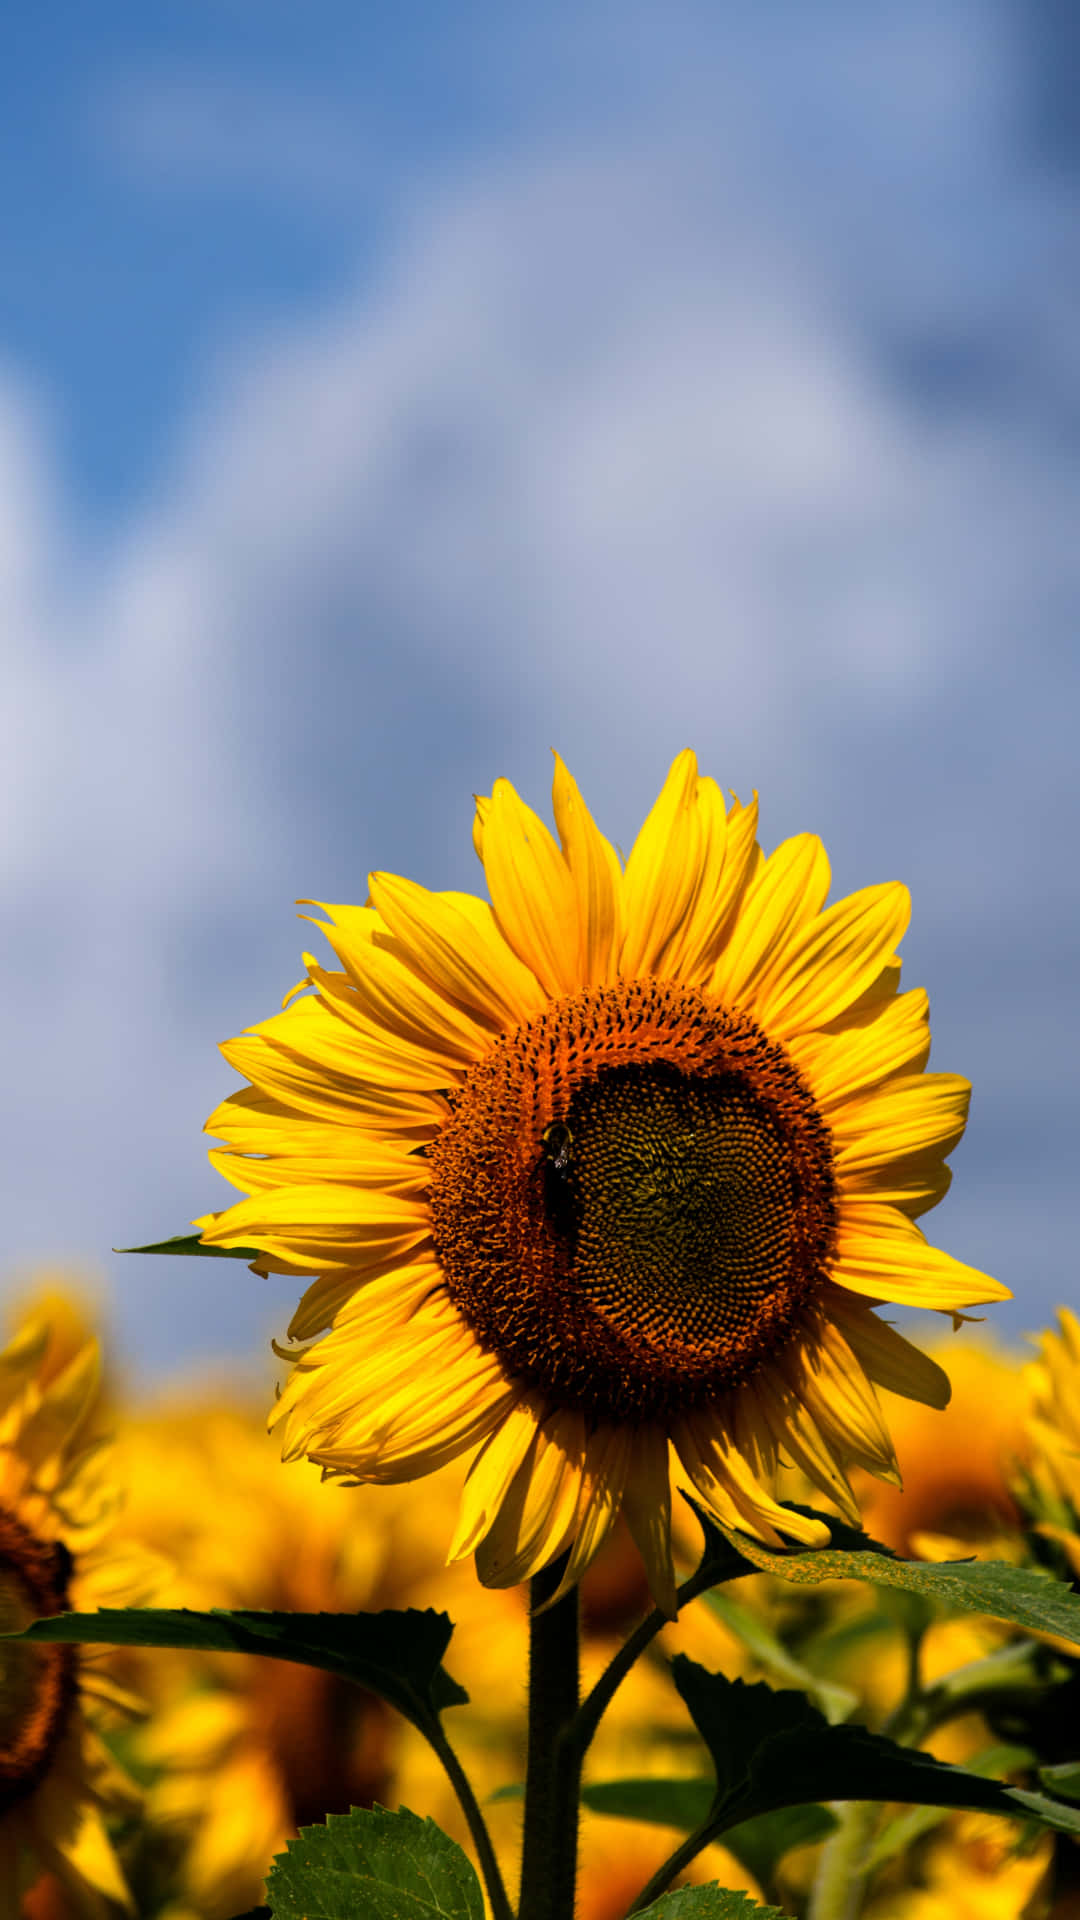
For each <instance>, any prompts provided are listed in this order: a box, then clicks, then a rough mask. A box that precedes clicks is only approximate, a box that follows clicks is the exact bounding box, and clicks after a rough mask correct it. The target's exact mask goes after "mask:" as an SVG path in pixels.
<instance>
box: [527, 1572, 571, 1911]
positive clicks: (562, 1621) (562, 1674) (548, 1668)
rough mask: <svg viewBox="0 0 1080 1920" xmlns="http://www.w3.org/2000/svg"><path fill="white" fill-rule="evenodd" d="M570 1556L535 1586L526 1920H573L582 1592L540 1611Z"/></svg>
mask: <svg viewBox="0 0 1080 1920" xmlns="http://www.w3.org/2000/svg"><path fill="white" fill-rule="evenodd" d="M565 1566H566V1556H565V1555H563V1556H562V1557H561V1558H560V1559H559V1560H557V1561H556V1562H555V1564H554V1566H552V1567H545V1568H544V1570H543V1572H542V1573H538V1574H535V1575H534V1577H533V1579H532V1581H531V1583H530V1600H531V1605H532V1612H531V1615H530V1619H529V1748H528V1759H527V1762H526V1768H525V1836H524V1845H523V1848H522V1856H521V1904H520V1907H519V1916H520V1920H573V1914H574V1892H575V1887H576V1883H577V1836H578V1785H579V1781H580V1777H581V1761H580V1756H579V1754H578V1751H577V1748H576V1745H575V1743H574V1741H573V1738H572V1727H573V1722H574V1716H575V1714H576V1712H577V1706H578V1589H577V1588H576V1587H574V1588H573V1589H572V1590H571V1592H570V1593H568V1594H565V1595H564V1597H563V1598H562V1599H561V1600H559V1601H558V1602H557V1603H556V1605H555V1606H553V1607H548V1608H547V1610H546V1611H545V1612H541V1611H540V1609H541V1608H542V1607H543V1606H544V1603H545V1602H546V1601H548V1600H550V1598H551V1596H552V1594H553V1593H555V1592H556V1591H557V1589H558V1585H559V1582H560V1580H561V1579H562V1575H563V1571H564V1569H565Z"/></svg>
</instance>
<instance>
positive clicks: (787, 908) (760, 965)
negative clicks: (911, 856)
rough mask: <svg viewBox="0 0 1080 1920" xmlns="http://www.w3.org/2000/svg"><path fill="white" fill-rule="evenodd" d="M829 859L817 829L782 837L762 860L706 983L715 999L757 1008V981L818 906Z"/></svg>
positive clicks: (781, 956) (768, 971)
mask: <svg viewBox="0 0 1080 1920" xmlns="http://www.w3.org/2000/svg"><path fill="white" fill-rule="evenodd" d="M829 877H830V876H829V860H828V855H827V854H826V852H825V849H824V847H823V846H822V844H821V841H820V840H819V839H818V837H817V835H816V834H813V833H800V834H796V835H795V837H794V839H791V840H785V841H784V842H783V843H782V844H781V845H780V846H779V847H777V849H776V852H775V853H773V854H770V856H769V858H768V859H767V860H766V861H764V862H763V864H762V866H761V868H760V870H759V871H758V873H757V875H756V877H755V879H754V880H753V881H752V882H751V884H750V885H749V887H748V888H747V890H746V894H745V897H744V899H743V901H742V904H741V906H740V908H739V913H738V916H737V918H736V920H735V923H734V925H733V926H732V928H731V930H730V933H729V936H728V940H727V944H726V946H725V947H724V950H723V952H722V953H721V955H720V957H719V959H718V961H717V963H716V968H715V971H714V973H713V976H712V980H711V982H710V992H711V993H712V994H713V995H715V997H716V998H717V999H718V1000H722V1001H724V1002H726V1003H729V1004H731V1005H734V1006H747V1007H748V1008H750V1010H751V1011H753V1010H754V1007H755V1004H756V1002H755V995H756V991H757V987H758V985H759V983H760V982H761V981H762V980H764V979H765V978H766V977H767V976H768V975H769V974H771V973H772V972H773V971H774V969H775V968H776V967H777V966H778V965H779V963H780V962H781V961H782V960H783V959H784V957H785V955H786V953H787V952H788V950H789V948H790V947H791V946H792V945H793V943H794V942H795V941H796V940H797V939H798V936H799V935H800V933H801V932H802V930H803V928H804V927H806V926H808V925H809V924H810V922H811V921H812V920H814V918H815V917H816V915H817V914H818V913H819V912H820V911H821V907H822V905H823V903H824V900H825V896H826V894H827V893H828V891H829Z"/></svg>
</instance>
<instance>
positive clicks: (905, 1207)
mask: <svg viewBox="0 0 1080 1920" xmlns="http://www.w3.org/2000/svg"><path fill="white" fill-rule="evenodd" d="M951 1185H952V1169H951V1168H950V1167H947V1166H946V1164H945V1160H944V1158H943V1156H942V1154H941V1151H940V1149H938V1148H936V1147H932V1148H931V1149H930V1150H929V1151H928V1152H927V1153H913V1154H909V1155H908V1156H907V1157H906V1158H905V1159H903V1160H898V1161H897V1162H896V1164H895V1165H886V1166H881V1167H863V1168H861V1169H860V1170H859V1171H858V1172H855V1173H850V1172H845V1174H844V1192H845V1194H846V1195H847V1196H848V1197H849V1198H850V1199H852V1200H874V1201H876V1202H877V1203H878V1204H879V1205H885V1204H887V1205H889V1206H891V1207H897V1208H899V1210H900V1212H901V1213H906V1214H909V1215H910V1217H911V1218H912V1219H913V1220H914V1219H916V1218H917V1217H918V1215H919V1214H920V1213H926V1211H927V1209H928V1208H930V1207H936V1206H937V1204H938V1201H939V1200H944V1198H945V1195H946V1194H947V1193H948V1191H949V1188H950V1187H951Z"/></svg>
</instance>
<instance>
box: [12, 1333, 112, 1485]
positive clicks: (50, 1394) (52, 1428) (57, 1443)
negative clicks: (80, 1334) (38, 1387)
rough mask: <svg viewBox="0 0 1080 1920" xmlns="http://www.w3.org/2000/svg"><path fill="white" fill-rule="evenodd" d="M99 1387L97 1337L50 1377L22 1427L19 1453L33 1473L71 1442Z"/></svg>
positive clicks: (99, 1389) (99, 1370)
mask: <svg viewBox="0 0 1080 1920" xmlns="http://www.w3.org/2000/svg"><path fill="white" fill-rule="evenodd" d="M100 1391H101V1350H100V1348H99V1346H98V1343H97V1341H96V1340H88V1341H87V1343H86V1345H85V1346H84V1347H83V1348H81V1350H80V1351H79V1352H78V1353H77V1354H76V1355H75V1356H74V1358H73V1359H72V1360H69V1362H68V1364H67V1366H66V1367H65V1368H64V1369H63V1372H62V1373H59V1374H57V1376H56V1378H55V1380H52V1381H50V1383H49V1385H48V1386H47V1387H46V1388H45V1391H44V1393H43V1394H42V1397H41V1401H40V1403H39V1405H38V1406H37V1408H36V1409H35V1411H34V1412H33V1414H31V1416H30V1418H29V1419H28V1420H27V1421H26V1423H25V1424H24V1425H23V1427H22V1428H21V1429H20V1433H19V1444H18V1451H19V1456H20V1458H21V1459H22V1460H23V1461H24V1462H25V1463H26V1466H27V1467H28V1468H29V1470H30V1472H31V1473H35V1474H36V1473H38V1472H40V1470H41V1467H42V1466H43V1464H44V1463H45V1461H47V1460H50V1459H52V1458H53V1457H54V1456H55V1455H57V1454H59V1453H62V1452H63V1451H64V1450H65V1449H66V1448H67V1447H69V1446H70V1445H71V1443H72V1441H73V1440H74V1438H75V1436H76V1434H77V1433H78V1431H79V1428H80V1427H81V1426H82V1424H83V1421H84V1420H85V1419H86V1416H87V1414H88V1413H89V1412H90V1410H91V1408H92V1407H93V1406H94V1404H95V1402H96V1400H97V1398H98V1394H99V1393H100Z"/></svg>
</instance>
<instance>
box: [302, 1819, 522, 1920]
mask: <svg viewBox="0 0 1080 1920" xmlns="http://www.w3.org/2000/svg"><path fill="white" fill-rule="evenodd" d="M266 1897H267V1900H268V1901H269V1904H270V1912H271V1913H272V1914H273V1916H274V1920H484V1896H483V1894H482V1893H481V1891H480V1882H479V1880H478V1879H477V1877H476V1874H475V1873H474V1871H473V1869H472V1867H471V1865H470V1864H469V1861H468V1860H467V1859H466V1857H465V1855H464V1853H463V1852H462V1851H461V1848H460V1847H459V1846H458V1845H457V1842H456V1841H454V1840H451V1839H449V1838H448V1836H447V1835H446V1834H445V1833H443V1832H442V1830H441V1829H440V1828H439V1827H437V1826H436V1825H435V1822H434V1820H421V1819H419V1818H418V1816H417V1815H416V1814H415V1813H410V1812H409V1811H408V1809H407V1808H405V1807H402V1808H401V1809H400V1810H399V1811H398V1812H397V1813H388V1812H387V1810H386V1809H385V1808H384V1807H375V1808H374V1809H373V1810H372V1811H371V1812H370V1813H368V1812H365V1811H363V1810H361V1809H358V1808H354V1809H353V1811H352V1812H351V1813H341V1814H333V1813H332V1814H330V1816H329V1818H328V1819H327V1822H326V1825H325V1826H324V1827H305V1828H304V1829H303V1831H302V1832H301V1834H300V1835H299V1837H298V1839H296V1840H291V1841H290V1842H289V1849H288V1852H287V1853H279V1854H278V1856H277V1858H276V1860H275V1861H274V1865H273V1866H272V1868H271V1869H270V1877H269V1879H268V1881H267V1883H266Z"/></svg>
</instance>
